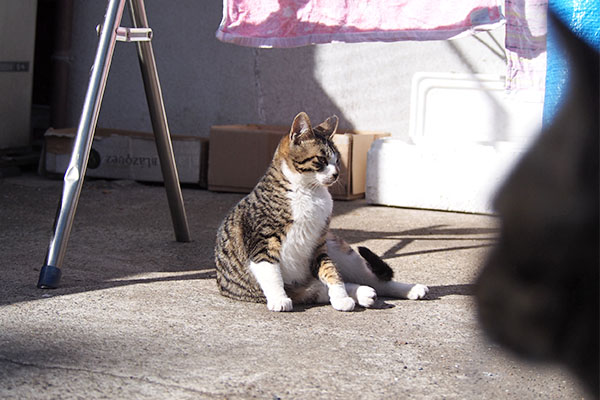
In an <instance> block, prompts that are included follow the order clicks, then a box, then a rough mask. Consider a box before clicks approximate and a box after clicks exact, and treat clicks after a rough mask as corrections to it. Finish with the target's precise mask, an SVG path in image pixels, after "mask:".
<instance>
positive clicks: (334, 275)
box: [215, 113, 426, 311]
mask: <svg viewBox="0 0 600 400" xmlns="http://www.w3.org/2000/svg"><path fill="white" fill-rule="evenodd" d="M337 123H338V119H337V117H335V116H333V117H330V118H328V119H327V120H326V121H325V122H323V123H322V124H320V125H319V126H317V127H315V128H314V129H313V128H312V127H311V124H310V120H309V119H308V116H307V115H306V114H305V113H300V114H298V115H297V116H296V118H295V119H294V122H293V123H292V126H291V129H290V133H289V134H288V135H286V136H284V137H283V138H282V140H281V142H280V143H279V146H278V148H277V150H276V152H275V155H274V156H273V160H272V162H271V164H270V166H269V167H268V169H267V171H266V173H265V175H264V176H263V177H262V178H261V180H260V181H259V182H258V184H257V185H256V187H255V188H254V189H253V191H252V192H251V193H250V194H248V195H247V196H246V197H244V198H243V199H242V200H241V201H240V202H239V203H238V204H237V205H236V206H235V207H234V208H233V209H232V210H231V211H230V212H229V214H228V215H227V216H226V217H225V219H224V220H223V222H222V224H221V226H220V227H219V229H218V232H217V240H216V246H215V262H216V271H217V284H218V287H219V289H220V291H221V293H222V294H223V295H225V296H227V297H231V298H233V299H236V300H244V301H254V302H266V303H267V307H268V308H269V309H270V310H272V311H290V310H291V309H292V307H293V303H313V302H318V303H324V302H331V304H332V306H333V307H334V308H335V309H337V310H341V311H350V310H352V309H353V308H354V305H355V303H356V302H358V303H359V304H361V305H363V306H370V305H372V304H373V303H374V301H375V298H376V292H375V289H373V288H371V287H366V286H360V285H361V284H363V283H366V282H368V283H369V284H370V286H374V287H375V286H381V287H380V289H382V293H387V294H388V295H392V296H394V297H411V295H410V294H409V293H408V291H410V290H411V289H412V288H413V286H422V285H405V284H400V285H405V286H403V287H402V288H401V289H402V290H401V292H398V290H397V289H398V288H397V287H395V288H392V289H390V287H388V286H390V285H388V286H385V285H386V284H388V283H389V282H384V281H382V280H381V279H379V278H378V277H377V275H378V272H380V270H377V271H376V270H375V268H379V267H381V265H386V266H387V264H385V263H384V262H383V261H381V260H380V259H379V258H378V257H377V256H375V255H374V254H373V253H370V254H369V257H371V258H372V259H371V260H369V262H366V261H365V260H364V259H363V258H362V257H361V256H360V255H358V254H357V253H356V252H354V251H353V250H352V249H350V247H349V246H348V245H347V244H345V242H343V241H342V240H341V239H339V238H336V237H335V236H334V235H332V234H330V233H329V234H328V232H329V221H330V218H331V210H332V207H333V201H332V199H331V195H330V194H329V191H328V189H327V187H328V186H330V185H331V184H333V183H334V182H335V181H336V179H337V177H338V175H339V160H340V156H339V153H338V150H337V149H336V148H335V146H334V144H333V142H332V140H331V138H332V137H333V135H334V134H335V131H336V128H337ZM336 257H337V259H336ZM376 260H379V261H380V262H379V263H377V261H376ZM372 267H373V270H372V269H371V268H372ZM387 268H388V269H389V267H387ZM373 272H376V273H373ZM388 274H390V278H391V269H390V270H389V271H388ZM384 275H385V274H384ZM388 281H389V279H388ZM345 282H346V283H345ZM350 282H354V283H350ZM393 283H394V284H396V282H393ZM382 285H383V286H382ZM417 289H419V290H417V291H416V292H415V293H416V294H414V293H413V295H412V297H415V296H416V297H415V298H421V297H423V296H424V295H425V293H426V287H424V286H422V287H421V288H417ZM394 290H396V291H394ZM417 292H418V293H417Z"/></svg>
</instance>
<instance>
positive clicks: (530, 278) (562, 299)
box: [476, 18, 600, 397]
mask: <svg viewBox="0 0 600 400" xmlns="http://www.w3.org/2000/svg"><path fill="white" fill-rule="evenodd" d="M553 20H554V21H555V25H557V27H558V29H559V33H560V35H561V37H562V38H563V40H562V42H563V46H564V47H565V50H566V51H567V54H568V58H569V59H570V69H569V70H570V76H569V91H568V93H567V96H568V97H567V101H565V103H564V104H563V106H562V109H561V110H560V111H559V113H558V114H557V115H556V117H555V119H554V121H553V122H552V123H551V124H550V126H548V127H546V128H545V129H544V131H543V132H542V134H541V135H540V138H539V139H538V141H537V142H536V143H535V144H534V146H533V147H532V148H531V149H530V151H529V152H528V153H527V154H526V155H525V156H524V158H523V159H522V160H521V161H520V163H519V164H518V166H517V168H516V169H515V170H514V171H513V172H512V174H511V175H510V177H509V178H508V180H507V181H506V182H505V183H504V185H503V187H502V188H501V190H500V192H499V194H498V196H497V197H496V199H495V207H496V210H497V211H498V214H499V216H500V218H501V235H500V239H499V242H498V244H497V245H496V246H495V248H494V249H493V250H492V252H491V253H490V255H489V256H488V259H487V261H486V263H485V266H484V268H483V270H482V271H481V274H480V276H479V278H478V281H477V289H476V295H477V302H478V309H479V317H480V321H481V324H482V325H483V328H484V329H485V330H486V332H487V333H488V334H489V335H490V336H491V337H492V338H493V339H494V340H496V341H498V342H500V343H501V344H504V345H506V346H507V347H509V348H510V349H512V350H513V351H515V352H517V353H518V354H520V355H522V356H526V357H528V358H531V359H535V360H542V361H558V362H561V363H564V364H566V365H567V366H568V367H569V368H570V369H571V371H573V372H574V373H575V374H576V375H577V376H578V377H579V378H580V379H581V381H582V382H583V383H584V385H585V386H586V387H587V389H588V390H589V391H590V392H591V393H592V395H593V396H596V397H597V396H598V392H599V390H598V374H599V371H598V364H599V347H598V342H599V340H600V339H599V330H598V318H599V301H600V300H599V297H598V285H599V274H598V271H599V268H600V266H599V265H600V263H599V244H600V240H599V232H598V217H599V213H598V209H599V196H598V192H599V178H598V176H599V172H598V171H599V165H598V152H599V140H598V136H599V135H600V129H599V123H598V120H599V118H600V117H599V115H600V105H599V101H598V93H599V90H600V85H599V79H598V78H599V75H600V68H599V63H598V59H599V55H598V53H597V52H596V51H594V50H593V49H592V48H590V47H588V46H587V45H586V44H585V43H584V42H582V41H580V40H579V39H577V38H576V37H575V36H574V35H573V34H572V33H571V32H570V31H569V30H568V29H567V28H565V27H564V26H563V25H562V24H561V23H560V22H558V20H557V19H556V18H554V19H553Z"/></svg>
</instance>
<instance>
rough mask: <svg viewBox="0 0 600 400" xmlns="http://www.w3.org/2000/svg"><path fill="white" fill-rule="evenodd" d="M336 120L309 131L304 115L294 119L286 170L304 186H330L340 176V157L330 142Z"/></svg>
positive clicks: (330, 119) (333, 117)
mask: <svg viewBox="0 0 600 400" xmlns="http://www.w3.org/2000/svg"><path fill="white" fill-rule="evenodd" d="M337 124H338V118H337V117H336V116H332V117H329V118H328V119H327V120H326V121H325V122H323V123H322V124H320V125H319V126H317V127H315V128H312V127H311V125H310V120H309V119H308V116H307V115H306V114H305V113H300V114H298V115H297V116H296V118H295V119H294V122H293V123H292V128H291V130H290V134H289V142H288V153H287V154H288V167H289V168H290V170H291V172H292V173H293V174H294V175H295V177H296V178H297V179H298V180H299V181H301V182H302V183H303V184H305V185H309V186H311V185H312V186H314V185H321V186H330V185H332V184H333V183H335V181H336V180H337V179H338V177H339V174H340V154H339V152H338V150H337V149H336V147H335V145H334V144H333V142H332V140H331V139H332V137H333V135H334V134H335V131H336V129H337Z"/></svg>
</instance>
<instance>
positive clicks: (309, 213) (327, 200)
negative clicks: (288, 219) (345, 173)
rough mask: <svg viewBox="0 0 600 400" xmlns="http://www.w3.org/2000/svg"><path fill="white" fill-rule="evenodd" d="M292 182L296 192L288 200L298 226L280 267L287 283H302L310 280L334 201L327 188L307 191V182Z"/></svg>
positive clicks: (283, 249)
mask: <svg viewBox="0 0 600 400" xmlns="http://www.w3.org/2000/svg"><path fill="white" fill-rule="evenodd" d="M285 172H288V173H290V174H291V171H289V169H288V170H287V171H285V168H284V173H285ZM286 175H288V174H286ZM288 178H289V177H288ZM292 178H294V177H292ZM298 178H299V177H298ZM290 181H291V182H292V191H291V192H290V193H289V194H288V197H289V199H290V204H291V208H292V218H293V220H294V222H293V223H292V226H291V228H290V230H289V232H288V233H287V235H286V238H285V240H284V241H283V243H282V246H281V254H280V256H281V259H280V267H281V275H282V277H283V281H284V283H293V282H302V281H304V280H306V279H307V278H308V277H309V276H310V265H311V263H312V261H313V260H312V257H313V254H314V250H315V249H316V246H318V245H319V240H320V239H321V235H322V234H323V230H324V229H325V228H326V225H327V222H328V221H329V216H330V215H331V210H332V208H333V200H332V199H331V195H330V194H329V191H328V190H327V188H326V187H324V186H320V185H318V186H316V187H314V186H312V187H307V186H306V185H304V184H303V182H300V181H294V179H290Z"/></svg>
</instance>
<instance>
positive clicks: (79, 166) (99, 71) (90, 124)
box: [37, 0, 190, 289]
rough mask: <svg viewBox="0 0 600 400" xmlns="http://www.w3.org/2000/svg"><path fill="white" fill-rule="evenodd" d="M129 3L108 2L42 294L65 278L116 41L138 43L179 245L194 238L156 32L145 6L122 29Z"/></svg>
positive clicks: (135, 3) (138, 4)
mask: <svg viewBox="0 0 600 400" xmlns="http://www.w3.org/2000/svg"><path fill="white" fill-rule="evenodd" d="M125 1H126V0H109V1H108V6H107V9H106V14H105V16H104V22H103V24H102V25H101V26H100V27H99V29H98V31H99V36H100V38H99V41H98V48H97V49H96V56H95V59H94V65H93V67H92V72H91V75H90V80H89V84H88V88H87V92H86V95H85V100H84V104H83V110H82V112H81V117H80V120H79V124H78V126H77V135H76V137H75V142H74V145H73V153H72V154H71V160H70V162H69V166H68V167H67V171H66V172H65V176H64V183H63V191H62V197H61V199H60V203H59V208H58V211H57V214H56V218H55V221H54V232H53V234H52V238H51V240H50V245H49V246H48V252H47V255H46V260H45V262H44V266H43V267H42V269H41V271H40V276H39V280H38V284H37V286H38V288H44V289H46V288H48V289H52V288H56V287H58V285H59V282H60V277H61V269H60V268H61V266H62V263H63V260H64V257H65V253H66V247H67V242H68V240H69V235H70V233H71V228H72V226H73V219H74V216H75V211H76V209H77V204H78V202H79V195H80V193H81V188H82V186H83V180H84V177H85V172H86V169H87V163H88V158H89V154H90V149H91V146H92V142H93V139H94V132H95V130H96V124H97V122H98V115H99V113H100V105H101V103H102V97H103V95H104V89H105V87H106V81H107V78H108V71H109V69H110V64H111V61H112V56H113V52H114V48H115V44H116V41H117V40H118V41H124V42H136V44H137V50H138V58H139V62H140V69H141V71H142V79H143V82H144V88H145V91H146V99H147V101H148V108H149V111H150V119H151V122H152V129H153V131H154V137H155V140H156V147H157V150H158V156H159V160H160V165H161V170H162V175H163V180H164V184H165V189H166V191H167V200H168V204H169V209H170V212H171V219H172V221H173V228H174V230H175V239H176V240H177V241H179V242H189V241H190V233H189V227H188V223H187V218H186V214H185V208H184V205H183V196H182V193H181V187H180V186H179V177H178V174H177V167H176V165H175V157H174V155H173V146H172V143H171V135H170V133H169V127H168V124H167V116H166V112H165V107H164V103H163V98H162V92H161V88H160V82H159V80H158V73H157V70H156V62H155V59H154V52H153V50H152V44H151V42H150V40H151V39H152V30H151V29H150V28H149V26H148V19H147V17H146V9H145V6H144V1H143V0H129V9H130V12H131V19H132V21H133V27H132V28H123V27H120V24H121V18H122V16H123V9H124V6H125Z"/></svg>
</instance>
